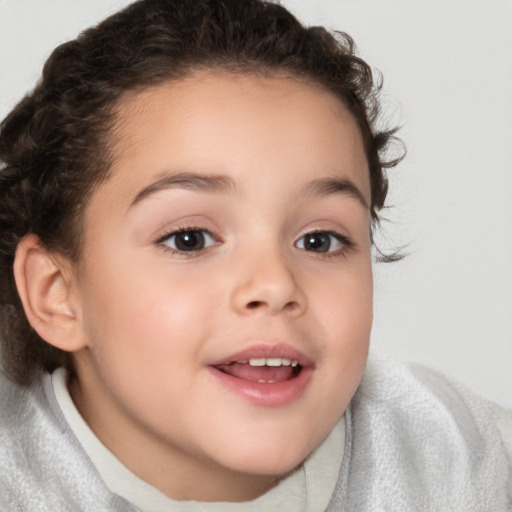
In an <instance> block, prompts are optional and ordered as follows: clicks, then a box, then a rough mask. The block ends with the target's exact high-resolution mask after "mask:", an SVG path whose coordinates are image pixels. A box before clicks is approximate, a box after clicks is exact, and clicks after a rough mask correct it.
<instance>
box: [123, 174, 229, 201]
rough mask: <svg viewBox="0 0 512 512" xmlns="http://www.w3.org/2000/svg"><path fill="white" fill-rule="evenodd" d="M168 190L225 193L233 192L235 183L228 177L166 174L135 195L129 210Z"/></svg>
mask: <svg viewBox="0 0 512 512" xmlns="http://www.w3.org/2000/svg"><path fill="white" fill-rule="evenodd" d="M170 188H183V189H187V190H199V191H202V192H216V193H227V192H232V191H234V190H235V188H236V185H235V182H234V181H233V180H232V179H231V178H230V177H228V176H221V175H217V174H214V175H208V174H197V173H193V172H178V173H175V174H166V175H165V176H162V177H161V178H160V179H158V180H157V181H155V182H153V183H151V184H150V185H148V186H147V187H144V188H143V189H142V190H141V191H139V192H138V193H137V195H136V196H135V198H134V199H133V201H132V202H131V204H130V208H131V207H132V206H135V205H136V204H137V203H140V202H141V201H142V200H143V199H146V198H147V197H149V196H150V195H152V194H154V193H156V192H159V191H161V190H167V189H170Z"/></svg>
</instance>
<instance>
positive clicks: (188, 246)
mask: <svg viewBox="0 0 512 512" xmlns="http://www.w3.org/2000/svg"><path fill="white" fill-rule="evenodd" d="M160 243H162V244H164V245H166V246H167V247H169V248H171V249H173V250H175V251H179V252H194V251H201V250H202V249H205V248H207V247H210V246H212V245H213V244H214V243H215V240H214V238H213V236H212V235H211V234H210V233H209V232H208V231H206V230H203V229H187V230H183V231H178V232H175V233H170V234H169V235H166V236H165V237H164V238H163V239H161V240H160Z"/></svg>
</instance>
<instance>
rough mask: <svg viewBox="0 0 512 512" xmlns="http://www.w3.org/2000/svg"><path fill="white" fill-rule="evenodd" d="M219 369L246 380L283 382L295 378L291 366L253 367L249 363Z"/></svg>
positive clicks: (232, 364) (234, 364) (220, 366)
mask: <svg viewBox="0 0 512 512" xmlns="http://www.w3.org/2000/svg"><path fill="white" fill-rule="evenodd" d="M217 369H218V370H220V371H222V372H224V373H227V374H228V375H231V376H233V377H237V378H239V379H244V380H252V381H256V382H258V381H265V382H283V381H285V380H289V379H291V378H293V377H294V376H295V374H294V369H293V368H292V367H291V366H251V365H250V364H247V363H245V364H244V363H231V364H222V365H219V366H217Z"/></svg>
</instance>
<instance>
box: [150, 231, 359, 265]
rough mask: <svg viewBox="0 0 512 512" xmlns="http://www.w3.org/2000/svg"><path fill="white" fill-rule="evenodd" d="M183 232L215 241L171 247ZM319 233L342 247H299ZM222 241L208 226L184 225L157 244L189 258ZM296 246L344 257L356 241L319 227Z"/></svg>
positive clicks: (329, 255)
mask: <svg viewBox="0 0 512 512" xmlns="http://www.w3.org/2000/svg"><path fill="white" fill-rule="evenodd" d="M181 233H202V236H205V235H206V237H207V238H210V239H211V242H213V243H211V244H210V245H209V246H207V247H201V248H199V249H195V250H190V251H186V250H179V249H177V248H173V247H170V246H169V245H168V244H167V243H166V242H168V241H169V240H171V239H172V238H173V237H176V236H178V235H179V234H181ZM317 234H321V235H326V236H328V237H332V238H334V239H335V240H336V242H337V243H339V244H340V247H339V248H338V249H336V250H328V251H326V252H322V251H312V250H307V249H305V248H304V247H299V245H298V244H299V242H300V241H301V240H302V241H303V240H305V239H306V237H308V236H309V237H312V236H314V235H317ZM220 241H221V240H220V238H219V237H218V236H217V235H215V234H214V233H212V232H211V231H210V230H208V229H206V228H202V227H199V226H184V227H180V228H178V229H175V230H172V231H170V232H168V233H166V234H165V235H163V236H161V237H160V238H159V239H158V240H157V241H156V244H157V245H159V246H161V247H162V248H163V249H164V251H165V252H170V253H172V254H175V255H178V256H182V257H185V258H187V257H188V258H193V257H194V256H197V255H198V254H200V253H202V252H204V251H205V250H207V249H209V247H212V246H213V245H216V244H217V243H219V242H220ZM294 246H295V247H297V248H298V249H300V250H302V251H306V252H310V253H313V254H315V255H316V256H318V257H323V258H334V257H340V256H342V257H344V256H346V254H347V252H349V251H350V250H351V249H353V248H354V247H355V243H354V242H353V241H352V240H351V239H350V238H349V237H347V236H346V235H342V234H341V233H338V232H336V231H332V230H321V229H318V230H314V231H308V232H307V233H304V234H303V235H302V236H301V237H300V238H299V239H298V240H297V241H296V242H295V243H294Z"/></svg>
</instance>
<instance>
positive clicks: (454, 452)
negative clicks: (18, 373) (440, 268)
mask: <svg viewBox="0 0 512 512" xmlns="http://www.w3.org/2000/svg"><path fill="white" fill-rule="evenodd" d="M48 382H49V381H48V379H46V380H45V381H42V382H39V383H37V384H36V385H34V386H33V387H31V388H28V389H25V388H20V387H18V386H16V385H14V384H12V383H10V382H8V381H6V380H5V379H4V378H1V379H0V511H2V512H18V511H19V512H21V511H27V512H44V511H48V512H70V511H71V512H74V511H77V512H78V511H90V512H102V511H105V512H107V511H108V512H115V511H126V512H129V511H136V510H137V509H136V508H135V507H134V506H133V505H131V504H130V503H128V502H127V501H126V500H125V499H123V498H121V497H120V496H118V495H116V494H114V493H112V492H111V491H110V490H109V489H108V488H107V487H106V485H105V484H104V482H103V481H102V480H101V477H100V476H99V474H98V472H97V471H96V469H95V467H94V465H93V464H92V463H91V461H90V459H89V458H88V456H87V455H86V453H85V452H84V450H83V449H82V447H81V446H80V444H79V443H78V441H77V439H76V438H75V436H74V434H73V433H72V431H71V429H70V427H69V425H68V424H67V423H66V421H65V419H64V417H63V416H62V414H61V413H60V411H59V409H58V406H57V404H56V403H55V396H54V394H53V391H52V389H50V388H49V384H48ZM346 420H347V430H346V446H345V455H344V459H343V463H342V465H341V470H340V474H339V477H338V484H337V486H336V489H335V492H334V494H333V496H332V498H331V502H330V505H329V507H328V509H327V511H328V512H334V511H336V512H337V511H348V512H357V511H375V512H376V511H400V512H403V511H436V512H438V511H461V512H471V511H482V512H483V511H493V512H500V511H507V510H508V511H510V510H512V461H511V458H510V454H509V453H508V451H507V450H506V448H505V446H504V444H503V441H502V439H501V435H500V431H499V429H498V428H497V425H496V420H495V418H494V416H493V414H492V412H491V410H490V408H489V405H488V404H487V403H486V402H485V401H483V400H481V399H479V398H478V397H476V396H475V395H473V394H472V393H471V392H469V391H468V390H466V389H464V388H462V387H460V386H457V385H455V384H453V383H451V382H449V381H448V380H447V379H445V378H444V377H441V376H440V375H438V374H436V373H434V372H432V371H430V370H427V369H425V368H422V367H420V366H405V365H396V364H391V363H369V364H368V367H367V370H366V372H365V376H364V378H363V380H362V382H361V385H360V386H359V389H358V391H357V393H356V394H355V396H354V397H353V399H352V401H351V403H350V406H349V408H348V409H347V411H346ZM284 512H286V511H284ZM289 512H293V511H289Z"/></svg>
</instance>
